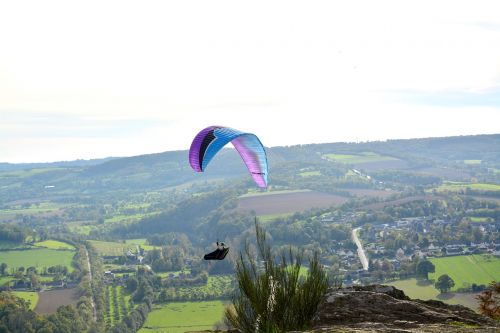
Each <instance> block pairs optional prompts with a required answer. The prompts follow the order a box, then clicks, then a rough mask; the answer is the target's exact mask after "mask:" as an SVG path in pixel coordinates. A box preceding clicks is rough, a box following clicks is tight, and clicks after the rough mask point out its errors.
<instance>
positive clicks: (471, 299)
mask: <svg viewBox="0 0 500 333" xmlns="http://www.w3.org/2000/svg"><path fill="white" fill-rule="evenodd" d="M387 284H388V285H391V286H394V287H396V288H398V289H401V290H403V291H404V292H405V294H406V295H407V296H408V297H410V298H414V299H421V300H429V299H434V300H438V301H442V302H445V303H448V304H459V305H463V306H467V307H468V308H470V309H473V310H475V311H477V307H478V303H477V300H476V299H475V297H476V295H477V294H474V293H447V294H444V295H440V293H439V291H438V290H437V289H436V288H434V284H433V283H432V282H429V281H417V279H406V280H398V281H391V282H388V283H387Z"/></svg>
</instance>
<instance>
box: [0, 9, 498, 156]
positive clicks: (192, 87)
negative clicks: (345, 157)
mask: <svg viewBox="0 0 500 333" xmlns="http://www.w3.org/2000/svg"><path fill="white" fill-rule="evenodd" d="M209 125H225V126H230V127H234V128H237V129H240V130H244V131H249V132H253V133H255V134H257V135H258V136H259V137H260V138H261V140H262V142H263V143H264V144H265V145H266V146H276V145H292V144H299V143H316V142H336V141H366V140H385V139H393V138H414V137H430V136H448V135H466V134H483V133H484V134H486V133H500V2H498V1H457V0H453V1H435V0H433V1H412V2H410V1H325V2H323V1H301V2H296V1H290V0H287V1H269V0H267V1H246V2H241V1H234V0H231V1H158V2H154V1H135V2H127V1H95V2H92V1H83V2H74V1H60V2H54V1H33V2H25V1H22V2H21V1H4V2H0V162H40V161H56V160H73V159H78V158H83V159H89V158H99V157H106V156H129V155H137V154H146V153H153V152H162V151H166V150H177V149H188V148H189V145H190V143H191V140H192V138H193V137H194V135H195V134H196V133H197V132H198V131H199V130H200V129H202V128H204V127H206V126H209Z"/></svg>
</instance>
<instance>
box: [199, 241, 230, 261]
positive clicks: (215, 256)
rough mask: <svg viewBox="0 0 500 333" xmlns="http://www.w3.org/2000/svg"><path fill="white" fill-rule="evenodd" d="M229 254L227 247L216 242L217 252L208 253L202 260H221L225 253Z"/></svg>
mask: <svg viewBox="0 0 500 333" xmlns="http://www.w3.org/2000/svg"><path fill="white" fill-rule="evenodd" d="M228 252H229V247H226V245H225V244H224V243H223V242H219V241H217V250H215V251H213V252H210V253H209V254H205V256H204V257H203V259H205V260H223V259H224V258H225V257H226V255H227V253H228Z"/></svg>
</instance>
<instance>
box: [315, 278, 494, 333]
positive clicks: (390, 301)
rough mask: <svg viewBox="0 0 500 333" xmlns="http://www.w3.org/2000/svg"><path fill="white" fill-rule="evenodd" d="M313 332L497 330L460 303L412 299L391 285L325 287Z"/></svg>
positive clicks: (492, 323)
mask: <svg viewBox="0 0 500 333" xmlns="http://www.w3.org/2000/svg"><path fill="white" fill-rule="evenodd" d="M313 326H314V331H315V332H319V331H321V332H500V329H499V326H498V322H496V321H494V320H492V319H490V318H487V317H485V316H482V315H480V314H477V313H475V312H474V311H472V310H471V309H469V308H466V307H464V306H461V305H449V304H445V303H443V302H440V301H432V300H431V301H422V300H412V299H410V298H409V297H407V296H406V295H405V294H404V292H403V291H401V290H399V289H397V288H394V287H392V286H384V285H372V286H353V287H347V288H341V289H335V290H329V292H328V293H327V294H326V295H325V298H324V300H323V302H322V303H321V304H320V306H319V307H318V312H317V314H316V316H315V318H314V320H313Z"/></svg>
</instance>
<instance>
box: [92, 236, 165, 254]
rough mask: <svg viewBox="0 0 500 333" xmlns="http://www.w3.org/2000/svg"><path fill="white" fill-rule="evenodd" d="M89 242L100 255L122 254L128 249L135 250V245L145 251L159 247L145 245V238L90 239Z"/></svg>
mask: <svg viewBox="0 0 500 333" xmlns="http://www.w3.org/2000/svg"><path fill="white" fill-rule="evenodd" d="M89 242H90V243H91V244H92V246H93V247H95V248H96V250H97V252H98V253H99V254H100V255H102V256H121V255H124V254H125V252H126V251H127V250H128V249H132V250H135V248H136V247H137V246H140V247H142V248H143V249H144V250H146V251H150V250H153V249H155V248H160V247H159V246H152V245H145V239H129V240H127V241H125V242H124V243H120V242H105V241H97V240H91V241H89Z"/></svg>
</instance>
